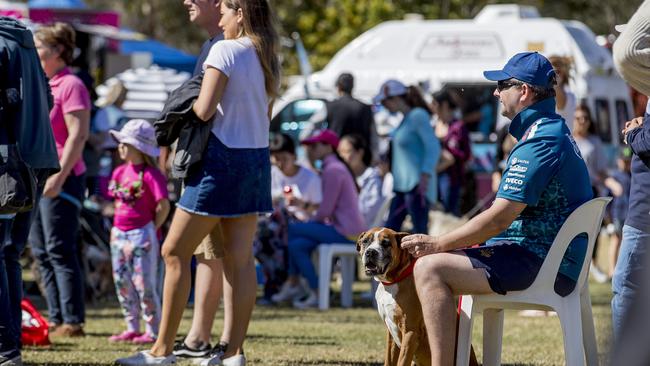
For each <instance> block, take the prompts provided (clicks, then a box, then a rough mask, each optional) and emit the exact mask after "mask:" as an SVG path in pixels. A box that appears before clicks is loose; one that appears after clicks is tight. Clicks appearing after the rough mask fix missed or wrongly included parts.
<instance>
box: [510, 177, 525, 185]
mask: <svg viewBox="0 0 650 366" xmlns="http://www.w3.org/2000/svg"><path fill="white" fill-rule="evenodd" d="M506 183H510V184H516V185H519V186H520V185H522V184H524V181H523V180H521V179H516V178H506Z"/></svg>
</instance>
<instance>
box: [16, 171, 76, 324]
mask: <svg viewBox="0 0 650 366" xmlns="http://www.w3.org/2000/svg"><path fill="white" fill-rule="evenodd" d="M83 195H84V177H83V176H72V175H71V176H69V177H68V179H66V181H65V184H64V185H63V192H62V194H61V195H59V196H58V197H56V198H43V199H41V202H40V204H39V207H38V210H37V213H36V217H35V221H34V224H33V225H32V228H31V231H30V233H29V241H30V244H31V245H32V254H33V255H34V258H35V259H36V261H37V262H38V265H39V270H40V273H41V278H42V282H43V285H44V287H45V292H46V294H45V296H46V299H47V307H48V318H49V319H48V320H49V322H50V323H55V324H62V323H66V324H81V323H83V322H84V295H83V293H84V282H83V274H82V272H81V267H80V262H79V256H78V245H77V241H78V240H79V238H78V234H79V216H80V214H81V205H80V202H81V201H82V200H83ZM75 199H76V201H75Z"/></svg>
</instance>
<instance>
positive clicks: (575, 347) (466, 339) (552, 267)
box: [456, 197, 612, 366]
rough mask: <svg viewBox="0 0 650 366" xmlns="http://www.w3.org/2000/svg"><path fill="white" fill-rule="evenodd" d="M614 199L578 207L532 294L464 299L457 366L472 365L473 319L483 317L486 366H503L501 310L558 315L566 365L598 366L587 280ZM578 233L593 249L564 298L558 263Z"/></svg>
mask: <svg viewBox="0 0 650 366" xmlns="http://www.w3.org/2000/svg"><path fill="white" fill-rule="evenodd" d="M611 200H612V199H611V198H610V197H600V198H595V199H592V200H591V201H589V202H586V203H584V204H583V205H581V206H580V207H578V208H577V209H576V210H575V211H573V213H571V215H570V216H569V217H568V218H567V220H566V222H565V223H564V225H562V228H561V229H560V231H559V232H558V234H557V236H556V237H555V240H554V241H553V245H552V247H551V249H550V250H549V252H548V255H547V256H546V259H544V263H543V264H542V267H541V268H540V270H539V273H538V274H537V278H535V281H534V282H533V284H532V285H530V287H529V288H527V289H526V290H523V291H512V292H509V293H508V294H506V295H497V294H491V295H473V296H469V295H466V296H463V298H462V304H461V307H462V310H461V314H460V323H459V327H458V348H457V352H456V366H467V365H468V364H469V355H470V344H471V340H472V339H471V338H472V323H473V315H474V314H476V313H481V312H482V313H483V365H485V366H492V365H500V364H501V341H502V336H503V309H517V310H523V309H535V310H554V311H556V312H557V314H558V316H559V318H560V324H561V326H562V333H563V335H564V357H565V362H566V365H568V366H577V365H584V364H585V358H586V364H587V365H589V366H593V365H598V350H597V346H596V332H595V330H594V321H593V317H592V314H591V298H590V296H589V282H588V281H587V275H588V272H589V263H590V261H591V254H592V252H593V250H594V243H595V241H596V238H597V237H598V231H599V230H600V224H601V222H602V220H603V215H604V214H605V206H607V204H608V203H609V202H610V201H611ZM580 233H586V234H587V235H588V237H589V239H588V240H589V245H588V247H587V252H586V254H585V260H584V262H583V264H582V269H581V271H580V277H579V278H578V282H577V283H576V287H575V289H574V290H573V292H571V293H570V294H569V295H567V296H566V297H561V296H560V295H558V294H556V293H555V290H554V284H555V277H556V276H557V273H558V270H559V268H560V262H561V261H562V257H563V256H564V253H565V252H566V249H567V248H568V246H569V243H570V242H571V240H572V239H573V238H574V237H575V236H576V235H578V234H580Z"/></svg>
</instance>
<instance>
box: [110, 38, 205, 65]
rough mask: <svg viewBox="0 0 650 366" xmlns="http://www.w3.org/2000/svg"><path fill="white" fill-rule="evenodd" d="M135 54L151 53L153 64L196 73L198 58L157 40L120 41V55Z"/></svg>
mask: <svg viewBox="0 0 650 366" xmlns="http://www.w3.org/2000/svg"><path fill="white" fill-rule="evenodd" d="M135 52H149V53H151V55H152V57H153V63H154V64H156V65H158V66H161V67H169V68H171V69H175V70H178V71H187V72H190V73H191V72H192V71H194V64H195V63H196V56H192V55H190V54H187V53H185V52H183V51H181V50H178V49H176V48H173V47H171V46H168V45H166V44H164V43H161V42H158V41H155V40H151V39H148V40H143V41H131V40H129V41H120V53H122V54H125V55H129V54H132V53H135Z"/></svg>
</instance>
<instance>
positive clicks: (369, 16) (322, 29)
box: [86, 0, 641, 75]
mask: <svg viewBox="0 0 650 366" xmlns="http://www.w3.org/2000/svg"><path fill="white" fill-rule="evenodd" d="M269 1H270V3H271V6H272V7H273V8H274V9H275V12H276V15H277V18H278V20H279V21H278V26H279V30H280V33H281V35H282V36H283V37H287V38H288V37H289V36H290V35H291V33H293V32H298V33H299V34H300V35H301V37H302V40H303V43H304V45H305V48H306V50H307V52H308V53H309V58H310V62H311V64H312V66H313V68H314V69H315V70H318V69H321V68H322V67H323V66H325V65H326V64H327V62H328V61H329V60H330V59H331V58H332V56H333V55H334V54H335V53H336V52H337V51H338V50H339V49H341V48H342V47H343V46H345V45H346V44H347V43H348V42H350V41H351V40H353V39H354V38H356V37H357V36H358V35H360V34H361V33H363V32H365V31H366V30H368V29H370V28H372V27H373V26H375V25H377V24H378V23H381V22H383V21H386V20H391V19H403V18H404V16H405V15H406V14H409V13H417V14H422V15H423V16H424V18H426V19H467V18H471V17H473V16H475V15H476V14H477V13H478V12H479V11H480V10H481V9H482V8H483V7H484V6H485V5H486V4H489V3H512V2H514V1H512V0H510V1H507V0H505V1H504V0H497V1H488V0H269ZM86 2H87V3H88V5H90V6H92V7H97V8H104V9H114V10H118V11H121V12H122V14H123V15H122V21H123V23H124V25H126V26H128V27H131V28H133V29H135V30H137V31H139V32H142V33H145V34H147V35H149V36H151V37H153V38H156V39H158V40H161V41H163V42H166V43H169V44H171V45H174V46H176V47H180V48H182V49H184V50H186V51H188V52H193V53H195V52H197V51H198V49H199V47H200V45H201V43H202V42H203V40H204V39H205V37H206V35H205V34H204V33H203V32H202V31H201V30H200V29H199V28H198V27H196V26H194V25H191V24H190V22H189V19H188V14H187V10H186V9H185V7H184V5H183V2H182V1H181V0H121V1H115V0H86ZM518 3H520V4H522V5H532V6H535V7H537V8H538V9H539V11H540V13H541V14H542V16H546V17H555V18H559V19H576V20H580V21H582V22H584V23H585V24H587V26H589V27H590V28H591V29H592V30H593V31H594V32H595V33H596V34H607V33H611V32H612V31H613V28H614V25H616V24H619V23H624V22H626V21H627V19H628V18H629V17H630V16H631V15H632V13H633V12H634V10H635V9H636V8H637V7H638V6H639V5H640V3H641V1H640V0H600V1H596V0H562V1H558V0H523V1H519V2H518ZM405 41H408V40H405ZM285 43H286V42H285ZM283 60H284V65H283V66H284V74H285V75H291V74H296V73H298V70H299V69H298V61H297V58H296V57H295V55H294V52H293V50H292V49H291V48H290V47H285V48H284V50H283Z"/></svg>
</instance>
